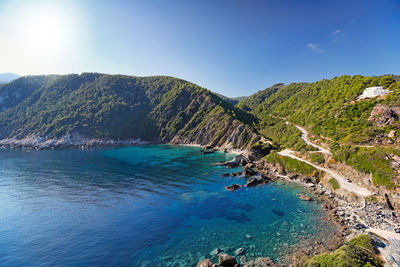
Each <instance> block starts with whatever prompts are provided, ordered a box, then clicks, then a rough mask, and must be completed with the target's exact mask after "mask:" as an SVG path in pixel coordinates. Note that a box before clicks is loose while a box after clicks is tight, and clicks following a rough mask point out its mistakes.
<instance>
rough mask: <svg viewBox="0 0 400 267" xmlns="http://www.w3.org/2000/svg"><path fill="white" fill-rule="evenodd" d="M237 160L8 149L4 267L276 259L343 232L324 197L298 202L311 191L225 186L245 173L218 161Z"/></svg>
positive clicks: (142, 151)
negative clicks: (226, 256) (222, 256)
mask: <svg viewBox="0 0 400 267" xmlns="http://www.w3.org/2000/svg"><path fill="white" fill-rule="evenodd" d="M232 158H233V155H231V154H222V153H215V154H210V155H201V154H200V152H199V148H194V147H176V146H175V147H174V146H164V145H160V146H142V147H130V148H113V149H111V148H109V149H104V148H102V149H89V150H86V151H81V150H78V149H71V150H63V151H22V150H0V265H2V266H195V265H196V263H197V262H198V261H199V260H201V259H203V258H205V257H207V258H210V257H211V256H210V255H209V253H210V252H211V251H212V250H213V249H215V248H220V249H223V250H224V251H226V252H228V253H230V254H233V251H234V250H235V249H237V248H239V247H243V248H244V249H245V252H246V254H245V255H246V257H247V258H248V259H251V258H255V257H258V256H269V257H271V258H273V259H275V260H277V259H279V257H280V255H281V254H284V253H286V252H287V251H289V250H290V249H291V248H293V246H295V245H296V244H298V242H299V241H300V240H302V239H304V238H308V239H312V238H320V237H321V236H324V237H327V236H328V234H329V233H334V232H335V227H334V226H332V225H330V224H329V223H328V222H326V220H324V216H325V215H326V214H325V213H324V212H323V211H322V210H321V207H320V203H316V202H303V201H300V200H299V199H298V197H297V196H296V193H299V192H301V191H303V190H305V189H302V188H296V187H294V186H288V185H276V184H274V185H266V186H261V187H255V188H242V189H239V190H238V191H235V192H229V191H226V190H225V188H224V187H225V185H229V184H232V183H241V184H244V183H245V180H244V179H243V178H240V177H235V178H220V175H221V174H222V173H225V172H228V171H231V172H232V171H236V170H235V169H229V170H227V169H225V168H224V167H218V166H211V163H213V162H216V161H221V160H230V159H232ZM246 235H251V236H252V239H249V238H247V237H246ZM211 258H212V259H216V258H215V257H211Z"/></svg>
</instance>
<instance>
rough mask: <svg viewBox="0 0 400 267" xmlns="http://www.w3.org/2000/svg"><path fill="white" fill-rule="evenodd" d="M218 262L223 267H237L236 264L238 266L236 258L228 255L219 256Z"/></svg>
mask: <svg viewBox="0 0 400 267" xmlns="http://www.w3.org/2000/svg"><path fill="white" fill-rule="evenodd" d="M218 262H219V265H221V266H235V264H237V262H236V258H235V257H233V256H229V255H228V254H220V255H219V256H218Z"/></svg>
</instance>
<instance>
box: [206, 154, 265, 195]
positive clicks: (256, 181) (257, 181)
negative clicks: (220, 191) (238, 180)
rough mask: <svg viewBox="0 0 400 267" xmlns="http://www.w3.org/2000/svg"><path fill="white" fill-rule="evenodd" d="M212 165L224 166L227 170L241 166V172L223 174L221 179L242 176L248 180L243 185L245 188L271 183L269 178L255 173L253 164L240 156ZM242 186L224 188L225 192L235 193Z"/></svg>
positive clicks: (233, 185) (234, 185)
mask: <svg viewBox="0 0 400 267" xmlns="http://www.w3.org/2000/svg"><path fill="white" fill-rule="evenodd" d="M213 165H217V166H225V167H227V168H237V167H240V166H242V168H243V170H242V171H238V172H232V173H223V174H222V175H221V178H224V177H236V176H243V177H246V178H249V179H248V181H247V182H246V184H245V185H244V186H245V187H251V186H258V185H264V184H268V183H269V182H271V178H268V177H267V176H265V175H263V174H261V173H259V172H257V171H255V170H254V169H253V168H254V164H253V163H251V162H250V161H249V160H248V159H247V158H245V157H244V156H242V155H238V156H235V158H234V159H233V160H231V161H226V162H218V163H214V164H213ZM241 187H242V186H241V185H240V184H232V185H229V186H226V187H225V188H226V190H229V191H235V190H237V189H239V188H241Z"/></svg>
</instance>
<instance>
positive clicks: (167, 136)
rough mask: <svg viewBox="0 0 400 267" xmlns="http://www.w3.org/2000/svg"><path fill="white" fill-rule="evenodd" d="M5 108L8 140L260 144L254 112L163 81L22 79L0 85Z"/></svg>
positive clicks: (0, 134)
mask: <svg viewBox="0 0 400 267" xmlns="http://www.w3.org/2000/svg"><path fill="white" fill-rule="evenodd" d="M0 110H1V112H0V139H2V140H3V141H4V140H7V142H8V143H9V141H10V140H13V141H12V142H11V143H18V140H31V141H27V142H28V143H27V145H29V144H30V143H32V144H37V142H38V140H39V141H40V142H45V141H46V140H50V139H51V140H65V138H66V137H67V138H72V139H73V138H74V137H76V138H77V137H78V136H79V137H82V136H85V137H86V138H100V139H104V138H106V139H113V140H122V139H139V138H140V139H141V140H145V141H153V142H154V141H156V142H160V141H161V142H173V143H196V144H203V145H205V144H208V145H212V146H225V147H232V148H245V147H247V146H248V145H250V144H251V142H252V139H254V138H255V139H257V136H256V135H255V134H254V132H253V130H252V126H251V125H253V124H254V123H255V119H254V117H253V116H252V115H250V114H248V113H246V112H244V111H242V110H240V109H238V108H235V107H234V106H233V105H231V104H230V103H228V102H226V101H224V100H222V99H221V98H220V97H218V96H217V95H215V94H213V93H212V92H210V91H208V90H206V89H204V88H201V87H199V86H197V85H195V84H192V83H190V82H187V81H184V80H181V79H176V78H172V77H164V76H155V77H133V76H122V75H105V74H98V73H83V74H81V75H77V74H71V75H50V76H28V77H22V78H19V79H17V80H15V81H13V82H11V83H8V84H5V85H1V86H0ZM7 142H6V143H7ZM3 143H4V142H3ZM24 144H26V142H25V143H24ZM52 145H54V142H53V143H52Z"/></svg>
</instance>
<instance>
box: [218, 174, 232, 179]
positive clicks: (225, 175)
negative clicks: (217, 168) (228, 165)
mask: <svg viewBox="0 0 400 267" xmlns="http://www.w3.org/2000/svg"><path fill="white" fill-rule="evenodd" d="M228 176H231V175H230V174H229V173H223V174H221V176H220V177H221V178H224V177H228Z"/></svg>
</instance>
